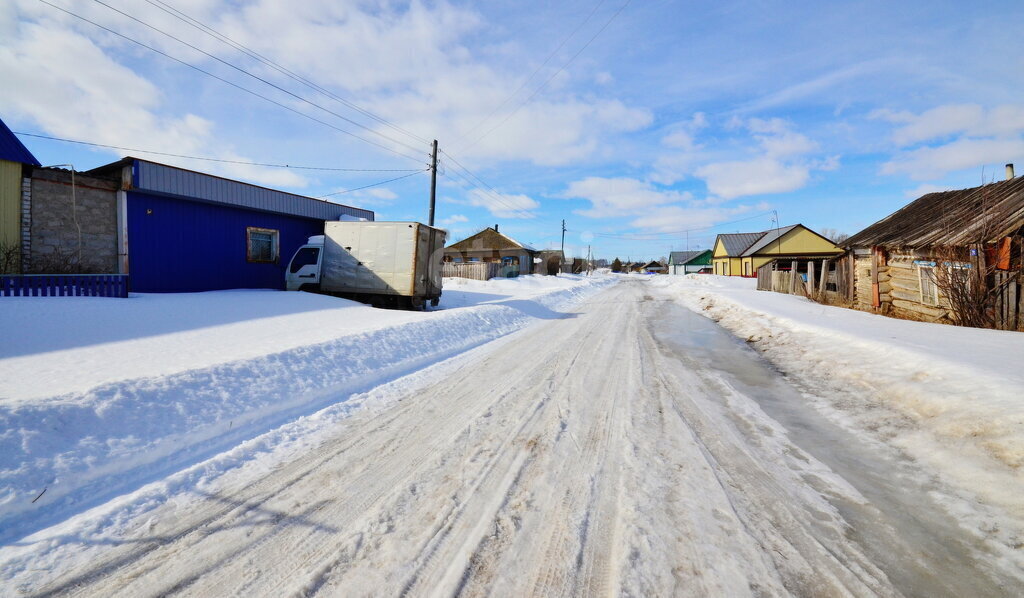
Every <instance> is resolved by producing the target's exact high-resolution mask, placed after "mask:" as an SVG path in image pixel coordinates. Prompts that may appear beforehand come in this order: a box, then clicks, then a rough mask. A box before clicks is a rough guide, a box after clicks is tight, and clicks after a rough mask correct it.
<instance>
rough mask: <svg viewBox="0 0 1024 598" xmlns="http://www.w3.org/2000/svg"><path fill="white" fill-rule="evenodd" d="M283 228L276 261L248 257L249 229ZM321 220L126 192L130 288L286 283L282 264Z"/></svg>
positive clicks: (205, 288)
mask: <svg viewBox="0 0 1024 598" xmlns="http://www.w3.org/2000/svg"><path fill="white" fill-rule="evenodd" d="M249 226H257V227H260V228H272V229H276V230H279V231H281V234H280V247H281V250H280V251H281V252H280V260H279V263H277V264H259V263H250V262H248V261H247V260H246V237H245V229H246V227H249ZM323 231H324V223H323V221H322V220H313V219H309V218H301V217H297V216H286V215H283V214H271V213H267V212H259V211H255V210H246V209H241V208H236V207H228V206H222V205H215V204H208V203H201V202H196V201H188V200H183V199H173V198H167V197H161V196H157V195H148V194H145V193H138V192H134V191H129V192H128V244H129V256H130V262H129V266H128V267H129V272H130V274H131V290H132V291H134V292H138V293H183V292H192V291H212V290H219V289H283V288H284V270H285V267H287V265H288V260H290V259H291V257H292V255H293V254H294V253H295V250H296V249H298V247H299V246H300V245H303V244H304V243H305V242H306V240H307V238H308V237H310V236H311V235H320V234H323Z"/></svg>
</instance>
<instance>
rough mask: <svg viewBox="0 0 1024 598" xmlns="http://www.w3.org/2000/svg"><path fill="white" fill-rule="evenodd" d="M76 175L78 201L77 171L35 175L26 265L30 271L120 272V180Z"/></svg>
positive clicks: (53, 171) (59, 171)
mask: <svg viewBox="0 0 1024 598" xmlns="http://www.w3.org/2000/svg"><path fill="white" fill-rule="evenodd" d="M74 179H75V184H74V200H73V201H72V185H71V171H68V170H57V169H35V170H34V171H33V173H32V185H31V196H30V198H29V203H30V206H31V207H30V218H31V222H30V223H29V230H30V236H29V239H30V242H29V252H28V254H29V255H28V258H29V259H28V264H25V266H26V270H27V271H29V272H35V273H71V272H74V273H82V274H85V273H115V272H117V189H118V183H117V182H116V181H112V180H108V179H97V178H93V177H88V176H83V175H81V174H79V173H75V177H74ZM73 205H74V208H73V207H72V206H73ZM76 217H77V226H76ZM79 227H80V228H81V237H79ZM79 238H81V247H79ZM79 249H81V252H79ZM79 256H80V257H81V261H80V262H79Z"/></svg>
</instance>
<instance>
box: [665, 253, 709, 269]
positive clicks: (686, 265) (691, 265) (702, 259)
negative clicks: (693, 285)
mask: <svg viewBox="0 0 1024 598" xmlns="http://www.w3.org/2000/svg"><path fill="white" fill-rule="evenodd" d="M707 272H711V250H710V249H704V250H697V251H673V252H671V253H669V254H668V273H669V274H676V275H682V274H697V273H707Z"/></svg>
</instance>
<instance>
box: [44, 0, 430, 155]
mask: <svg viewBox="0 0 1024 598" xmlns="http://www.w3.org/2000/svg"><path fill="white" fill-rule="evenodd" d="M39 2H41V3H43V4H45V5H47V6H50V7H51V8H55V9H57V10H59V11H61V12H63V13H65V14H68V15H70V16H72V17H75V18H76V19H79V20H82V21H85V22H86V23H89V24H91V25H94V26H96V27H98V28H100V29H102V30H104V31H106V32H108V33H111V34H113V35H116V36H117V37H120V38H122V39H124V40H127V41H129V42H131V43H133V44H136V45H138V46H140V47H142V48H146V49H147V50H150V51H152V52H156V53H157V54H160V55H161V56H164V57H166V58H168V59H170V60H173V61H174V62H177V63H179V64H181V65H183V66H186V67H188V68H190V69H193V70H195V71H198V72H200V73H202V74H204V75H207V76H208V77H212V78H214V79H217V80H218V81H221V82H223V83H226V84H227V85H230V86H231V87H234V88H235V89H238V90H240V91H244V92H245V93H248V94H250V95H253V96H255V97H258V98H260V99H262V100H265V101H267V102H270V103H271V104H274V105H275V106H278V107H280V108H284V109H285V110H288V111H289V112H293V113H295V114H298V115H299V116H302V117H304V118H307V119H309V120H312V121H314V122H317V123H319V124H321V125H324V126H325V127H329V128H331V129H334V130H335V131H338V132H339V133H343V134H345V135H348V136H349V137H353V138H355V139H359V140H361V141H363V142H365V143H369V144H370V145H374V146H376V147H379V148H381V149H383V150H386V151H389V152H391V153H393V154H395V155H398V156H402V157H404V158H408V159H410V160H413V161H416V162H422V161H423V160H422V158H417V157H413V156H410V155H409V154H406V153H403V152H400V151H398V150H395V149H393V148H390V147H388V146H386V145H383V144H380V143H377V142H375V141H371V140H369V139H366V138H365V137H360V136H359V135H356V134H355V133H352V132H351V131H346V130H345V129H342V128H340V127H337V126H335V125H332V124H331V123H328V122H326V121H323V120H320V119H319V118H316V117H315V116H311V115H309V114H306V113H305V112H301V111H299V110H296V109H295V108H292V107H291V106H287V105H285V104H282V103H281V102H278V101H276V100H273V99H271V98H268V97H267V96H264V95H262V94H260V93H258V92H255V91H253V90H251V89H248V88H246V87H242V86H241V85H239V84H237V83H234V82H232V81H228V80H227V79H225V78H223V77H220V76H218V75H215V74H213V73H211V72H209V71H207V70H204V69H202V68H200V67H198V66H195V65H194V64H190V63H188V62H185V61H184V60H181V59H180V58H175V57H174V56H171V55H170V54H168V53H166V52H164V51H162V50H158V49H156V48H154V47H153V46H150V45H147V44H145V43H143V42H140V41H139V40H137V39H133V38H131V37H128V36H127V35H125V34H123V33H118V32H117V31H114V30H113V29H110V28H109V27H105V26H103V25H100V24H99V23H97V22H95V21H92V20H89V19H87V18H85V17H83V16H81V15H78V14H75V13H73V12H71V11H70V10H67V9H65V8H62V7H60V6H57V5H55V4H52V3H50V2H48V1H47V0H39Z"/></svg>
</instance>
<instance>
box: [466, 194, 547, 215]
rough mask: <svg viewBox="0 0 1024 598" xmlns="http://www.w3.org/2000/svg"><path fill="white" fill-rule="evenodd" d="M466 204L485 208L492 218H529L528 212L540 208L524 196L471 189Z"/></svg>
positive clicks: (536, 203)
mask: <svg viewBox="0 0 1024 598" xmlns="http://www.w3.org/2000/svg"><path fill="white" fill-rule="evenodd" d="M496 196H497V197H496ZM466 204H467V205H471V206H476V207H479V208H487V211H489V212H490V213H491V215H492V216H497V217H498V218H530V217H532V214H531V213H530V212H531V211H532V210H536V209H537V208H539V207H540V204H539V203H538V202H537V201H535V200H533V199H531V198H530V197H528V196H526V195H510V194H506V193H488V192H484V191H481V190H480V189H473V190H471V191H470V192H469V193H468V194H467V195H466Z"/></svg>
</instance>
